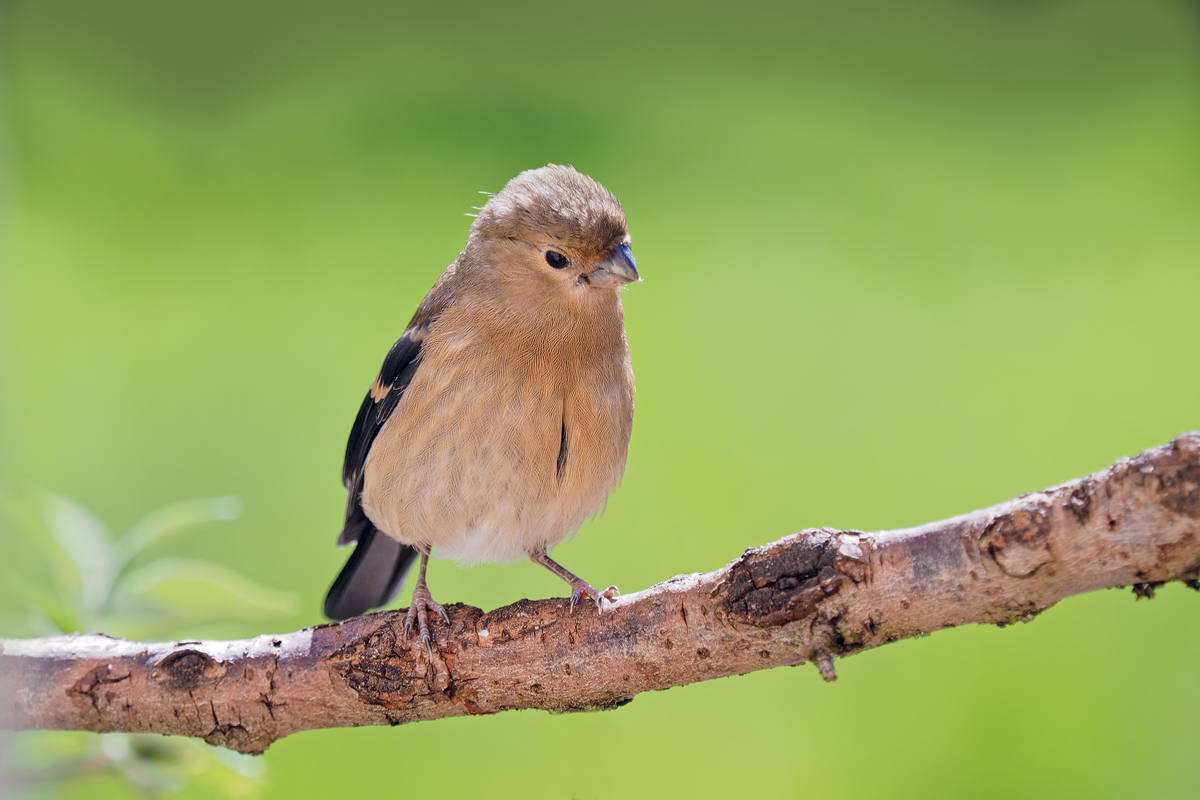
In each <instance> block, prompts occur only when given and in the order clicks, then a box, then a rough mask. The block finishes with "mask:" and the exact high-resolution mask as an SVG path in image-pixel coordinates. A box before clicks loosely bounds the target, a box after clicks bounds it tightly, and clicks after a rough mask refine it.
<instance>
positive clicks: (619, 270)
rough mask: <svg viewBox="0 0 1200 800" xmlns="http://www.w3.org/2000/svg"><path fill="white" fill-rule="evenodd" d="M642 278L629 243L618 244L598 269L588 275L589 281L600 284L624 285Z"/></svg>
mask: <svg viewBox="0 0 1200 800" xmlns="http://www.w3.org/2000/svg"><path fill="white" fill-rule="evenodd" d="M641 279H642V278H641V276H640V275H638V271H637V262H636V261H634V260H633V252H632V251H631V250H630V249H629V245H627V244H622V245H618V246H617V247H616V249H614V250H613V251H612V252H611V253H610V254H609V256H608V258H606V259H605V260H604V261H602V262H600V264H599V266H597V267H596V269H594V270H592V273H591V274H590V275H588V281H589V282H590V283H592V284H594V285H598V286H622V285H624V284H626V283H637V282H638V281H640V280H641Z"/></svg>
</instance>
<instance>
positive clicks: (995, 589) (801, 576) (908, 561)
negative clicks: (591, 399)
mask: <svg viewBox="0 0 1200 800" xmlns="http://www.w3.org/2000/svg"><path fill="white" fill-rule="evenodd" d="M1172 580H1180V581H1185V582H1187V583H1188V585H1190V586H1191V587H1192V588H1194V589H1200V582H1198V581H1200V432H1192V433H1187V434H1184V435H1182V436H1180V437H1179V438H1177V439H1176V440H1175V441H1174V442H1172V443H1171V444H1169V445H1165V446H1163V447H1159V448H1155V449H1153V450H1147V451H1146V452H1144V453H1142V454H1141V455H1139V456H1138V457H1136V458H1134V459H1122V460H1121V461H1119V462H1118V463H1117V464H1116V465H1115V466H1113V467H1111V468H1109V469H1107V470H1105V471H1103V472H1100V473H1097V474H1095V475H1092V476H1089V477H1087V478H1083V479H1080V480H1077V481H1074V482H1072V483H1068V484H1065V485H1063V486H1059V487H1057V488H1054V489H1048V490H1046V491H1043V492H1037V493H1034V494H1028V495H1024V496H1023V497H1020V498H1017V499H1016V500H1012V501H1010V502H1007V503H1004V504H1002V505H998V506H994V507H992V508H989V509H985V510H982V511H976V512H974V513H971V514H966V515H964V516H961V517H955V518H953V519H948V520H945V521H943V522H935V523H932V524H929V525H924V526H922V527H919V528H910V529H907V530H897V531H885V532H881V533H870V534H868V533H862V532H860V531H836V530H833V529H830V528H822V529H819V530H807V531H802V532H801V533H798V534H795V535H793V536H788V537H786V538H783V539H780V540H779V541H777V542H774V543H772V544H769V545H766V546H765V547H759V548H752V549H750V550H747V551H746V552H745V553H744V554H743V555H742V556H740V557H739V558H737V559H736V560H735V561H733V562H732V563H731V564H729V565H728V566H726V567H724V568H722V569H719V570H717V571H716V572H711V573H707V574H696V575H685V576H679V577H676V578H672V579H671V580H669V581H666V582H664V583H661V584H659V585H657V586H654V587H652V588H650V589H647V590H645V591H642V592H638V593H636V594H632V595H626V596H624V597H621V598H619V599H618V601H617V602H616V604H615V606H614V607H612V609H611V610H608V609H606V611H605V613H604V614H603V615H602V616H598V615H597V614H596V612H595V611H594V610H593V609H592V608H591V607H590V606H589V605H587V604H585V605H584V607H581V608H577V609H576V611H575V614H574V615H571V614H570V613H569V612H568V608H567V601H566V600H562V599H554V600H539V601H529V600H522V601H520V602H518V603H514V604H513V605H511V606H507V607H505V608H501V609H497V610H496V611H492V612H489V613H484V612H483V611H481V610H479V609H478V608H473V607H471V606H464V605H461V604H460V605H457V606H452V607H448V610H449V611H450V615H451V616H450V618H451V624H450V626H449V629H447V627H446V626H444V625H441V624H438V625H436V626H434V631H435V635H436V636H437V643H436V649H437V653H438V657H436V658H435V659H434V660H433V661H432V662H431V661H430V659H429V657H428V655H427V654H426V652H425V648H424V647H423V646H422V645H421V644H420V643H419V642H418V641H415V640H409V641H408V642H405V641H404V640H403V638H402V637H401V636H400V635H399V634H398V632H399V631H400V630H401V625H402V622H403V613H402V612H400V611H382V612H377V613H374V614H368V615H366V616H363V617H357V618H355V619H351V620H347V621H345V622H341V623H336V624H332V625H318V626H317V627H314V628H307V629H305V630H302V631H299V632H297V633H289V634H284V635H280V636H260V637H258V638H256V639H249V640H245V641H232V642H175V643H171V644H140V643H136V642H128V641H124V640H120V639H112V638H109V637H107V636H101V635H94V634H92V635H84V636H78V635H76V636H59V637H54V638H49V639H29V640H20V639H4V640H0V686H3V687H4V688H3V692H0V725H2V726H4V727H7V728H16V729H30V728H57V729H72V730H91V731H130V732H152V733H164V734H179V735H183V736H198V737H202V738H204V739H205V740H206V741H208V742H210V743H212V744H219V745H224V746H226V747H230V748H233V749H235V750H240V751H242V752H244V753H261V752H262V751H263V750H265V749H266V748H267V747H268V746H269V745H270V744H271V743H272V742H274V741H275V740H277V739H280V738H282V737H284V736H287V735H288V734H291V733H296V732H297V731H304V730H311V729H314V728H330V727H342V726H355V725H398V724H401V723H405V722H416V721H418V720H426V719H436V718H439V717H450V716H458V715H463V714H493V713H496V712H499V711H506V710H509V709H518V708H540V709H545V710H548V711H558V712H564V711H584V710H595V709H606V708H614V707H616V706H620V705H623V704H625V703H628V702H629V701H630V700H631V699H632V698H633V697H634V695H636V694H638V693H639V692H644V691H648V690H652V689H667V688H669V687H672V686H681V685H684V684H688V683H694V682H696V681H702V680H707V679H709V678H719V677H723V676H727V675H736V674H742V673H746V672H751V671H753V670H759V669H769V668H771V667H778V666H785V665H794V664H802V663H804V662H805V661H811V662H813V663H815V664H816V665H817V668H818V669H819V670H820V672H821V675H822V676H824V677H825V679H826V680H833V679H834V678H835V677H836V676H835V674H834V667H833V660H834V658H835V657H844V656H848V655H852V654H854V653H857V652H860V651H862V650H866V649H868V648H872V647H877V646H879V645H882V644H887V643H888V642H894V641H897V640H899V639H906V638H908V637H911V636H921V635H924V634H927V633H930V632H932V631H936V630H940V629H942V628H949V627H954V626H956V625H963V624H966V623H992V624H998V625H1006V624H1009V623H1012V622H1014V621H1017V620H1021V621H1028V620H1031V619H1032V618H1033V617H1034V616H1035V615H1036V614H1038V613H1039V612H1040V611H1042V610H1044V609H1046V608H1048V607H1050V606H1051V605H1053V604H1054V603H1055V602H1057V601H1058V600H1059V599H1061V598H1063V597H1067V596H1069V595H1074V594H1080V593H1082V592H1089V591H1093V590H1096V589H1103V588H1108V587H1116V586H1126V585H1130V584H1132V585H1133V586H1134V589H1135V591H1136V592H1137V593H1138V594H1139V596H1149V595H1152V594H1153V591H1154V588H1155V587H1156V586H1158V585H1160V584H1162V583H1164V582H1166V581H1172Z"/></svg>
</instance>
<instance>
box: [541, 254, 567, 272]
mask: <svg viewBox="0 0 1200 800" xmlns="http://www.w3.org/2000/svg"><path fill="white" fill-rule="evenodd" d="M546 263H547V264H549V265H550V266H552V267H554V268H555V269H562V268H563V267H565V266H566V265H567V264H570V263H571V262H570V261H567V257H566V256H564V255H563V254H562V253H560V252H558V251H557V250H547V251H546Z"/></svg>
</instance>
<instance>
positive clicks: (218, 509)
mask: <svg viewBox="0 0 1200 800" xmlns="http://www.w3.org/2000/svg"><path fill="white" fill-rule="evenodd" d="M38 506H39V509H38V510H39V511H40V515H39V516H40V520H38V521H39V522H40V523H41V527H42V529H43V530H44V532H45V533H48V534H49V535H48V536H41V535H37V534H38V533H40V532H39V531H36V530H34V531H31V533H34V534H35V535H34V536H32V537H31V538H32V539H33V540H34V541H36V542H38V543H40V544H41V546H42V550H43V551H44V556H45V560H46V561H47V562H48V563H49V564H50V566H51V569H52V575H53V581H54V587H53V590H52V591H51V590H49V589H48V588H47V587H45V586H43V585H41V584H40V582H36V581H20V579H19V578H18V582H19V583H20V584H21V585H20V587H19V593H20V595H21V596H22V597H23V598H24V599H25V600H26V601H27V602H28V605H29V607H30V614H31V620H30V627H31V629H32V630H33V631H34V632H35V633H37V634H39V635H43V636H51V635H54V634H57V633H71V632H76V631H79V632H95V633H107V634H110V635H113V636H125V637H129V638H137V639H145V638H152V637H156V636H162V635H164V634H169V633H171V632H176V633H182V632H185V631H186V630H187V629H188V628H191V627H193V626H196V625H202V624H208V623H213V622H220V621H224V620H238V621H245V620H247V619H260V618H264V617H266V618H269V617H275V616H283V615H287V614H291V613H293V612H294V611H295V609H296V600H295V598H294V596H293V595H291V594H289V593H286V592H280V591H277V590H275V589H270V588H267V587H265V586H261V585H259V584H258V583H256V582H254V581H252V580H251V579H249V578H247V577H246V576H244V575H242V574H240V573H238V572H236V571H234V570H232V569H230V568H228V567H225V566H223V565H221V564H216V563H213V562H211V561H206V560H202V559H185V558H170V557H162V558H157V559H154V560H149V561H147V560H146V559H145V558H144V557H143V556H144V554H145V553H146V551H147V550H149V549H150V548H151V547H152V546H153V545H155V544H157V543H159V542H162V541H164V540H166V539H168V538H170V537H172V536H177V535H180V534H181V533H183V532H185V531H187V530H190V529H194V528H196V527H197V526H199V525H201V524H204V523H210V522H217V521H221V520H231V519H235V518H236V517H237V516H238V515H239V513H240V511H241V504H240V502H239V501H238V499H237V498H236V497H217V498H212V499H207V500H185V501H183V502H180V503H173V504H172V505H169V506H166V507H164V508H160V509H158V510H157V511H154V512H152V513H150V514H148V515H147V516H146V517H144V518H142V519H141V520H140V521H139V522H138V523H137V524H135V525H134V526H133V527H131V528H130V529H129V530H128V531H126V532H125V533H124V534H122V535H121V536H119V537H114V535H113V533H112V531H111V529H110V528H109V526H108V525H106V524H105V523H104V522H103V521H102V520H100V519H99V518H97V517H96V516H95V515H94V514H92V513H91V512H90V511H89V510H88V509H86V508H84V507H83V506H82V505H80V504H79V503H77V502H76V501H74V500H72V499H71V498H69V497H63V496H61V495H56V494H46V495H45V496H44V497H42V498H41V500H40V502H39V503H38ZM27 527H36V526H34V525H28V524H27Z"/></svg>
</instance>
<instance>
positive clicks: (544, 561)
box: [325, 164, 641, 653]
mask: <svg viewBox="0 0 1200 800" xmlns="http://www.w3.org/2000/svg"><path fill="white" fill-rule="evenodd" d="M639 280H641V279H640V277H639V276H638V271H637V265H636V263H635V262H634V258H633V254H632V253H631V252H630V245H629V230H628V228H627V226H626V222H625V212H624V211H623V209H622V208H621V204H620V203H619V202H618V201H617V198H616V197H614V196H613V194H612V193H611V192H609V191H608V190H607V189H605V188H604V187H603V186H601V185H600V184H599V183H596V182H595V181H593V180H592V179H591V178H589V177H587V176H586V175H582V174H580V173H578V172H576V171H575V170H574V169H572V168H571V167H561V166H557V165H554V164H551V165H549V166H546V167H542V168H541V169H535V170H530V171H528V172H522V173H521V174H520V175H518V176H517V177H516V178H514V179H513V180H511V181H510V182H509V183H508V185H507V186H505V187H504V190H503V191H501V192H500V193H499V194H498V195H496V196H494V197H492V198H491V199H490V200H488V202H487V203H486V204H485V205H484V207H483V208H482V209H481V210H480V213H479V216H478V218H477V219H476V220H475V223H474V224H473V225H472V226H471V233H470V236H469V237H468V239H467V245H466V247H465V248H463V251H462V252H461V253H460V254H459V256H458V258H457V259H455V261H454V263H453V264H451V265H450V266H449V267H447V268H446V271H445V272H443V273H442V276H441V277H440V278H439V279H438V281H437V283H435V284H434V286H433V289H431V290H430V292H429V294H428V295H427V296H426V297H425V300H424V301H423V302H422V303H421V305H420V307H419V308H417V313H416V314H415V315H414V316H413V318H412V321H411V322H409V324H408V327H407V328H406V329H405V331H404V335H403V336H401V337H400V340H399V341H397V342H396V344H395V345H393V346H392V349H391V351H390V352H389V353H388V355H387V358H386V359H384V362H383V368H382V369H381V370H380V372H379V376H378V377H377V378H376V379H375V382H374V383H373V384H371V389H370V391H369V392H368V393H367V396H366V399H364V400H363V404H362V408H361V409H360V410H359V412H358V418H357V419H356V420H355V422H354V428H353V429H352V430H351V432H350V441H349V442H348V443H347V445H346V461H345V465H344V467H343V469H342V480H343V482H344V483H345V484H346V489H347V490H348V491H349V496H348V497H347V501H346V520H345V526H344V528H343V530H342V533H341V536H340V537H339V538H338V544H339V545H346V544H351V543H355V542H357V546H356V547H355V550H354V553H353V554H352V555H351V556H350V559H349V561H348V562H347V564H346V566H345V567H344V568H343V569H342V572H341V574H340V575H338V577H337V580H336V581H335V582H334V584H333V587H332V588H331V589H330V590H329V595H328V597H327V598H326V600H325V614H326V615H327V616H329V617H331V618H333V619H345V618H346V617H351V616H355V615H358V614H361V613H363V612H365V611H367V610H368V609H371V608H375V607H377V606H382V605H385V604H386V603H388V602H390V601H391V600H392V599H394V598H395V596H396V595H397V594H398V593H399V590H400V585H401V582H402V580H403V578H404V574H405V572H406V571H407V570H408V569H409V567H411V566H412V563H413V561H414V560H415V559H416V557H417V555H418V554H420V556H421V566H420V570H419V571H418V573H417V585H416V587H415V588H414V589H413V600H412V606H411V607H410V608H409V610H408V616H407V618H406V619H405V624H404V633H405V636H406V637H407V636H408V634H409V632H410V631H411V629H412V627H413V624H414V623H415V624H416V625H417V628H418V631H419V633H420V636H421V639H422V641H423V642H424V643H425V646H426V647H427V648H430V649H431V648H432V645H431V640H430V635H429V625H428V622H427V615H428V613H429V612H431V611H432V612H434V613H437V614H439V615H441V616H442V617H443V618H444V619H446V620H447V621H449V617H448V616H447V614H446V611H445V609H443V608H442V606H441V605H439V604H438V603H435V602H434V601H433V598H432V597H430V594H429V588H428V586H427V585H426V583H425V569H426V566H427V564H428V562H429V556H430V553H432V552H433V551H434V550H436V551H437V552H438V554H439V555H440V556H443V557H445V558H451V559H458V560H460V561H466V562H480V561H509V560H515V559H519V558H524V557H528V558H530V559H532V560H533V561H534V563H537V564H541V565H542V566H544V567H546V568H547V569H549V570H550V571H551V572H553V573H554V574H555V575H558V576H559V577H560V578H562V579H563V580H565V581H566V582H567V583H569V584H570V586H571V607H572V609H574V606H575V603H576V602H577V601H579V600H580V599H581V598H583V597H587V598H590V599H591V600H592V601H593V602H595V603H596V606H597V608H601V607H602V605H603V599H604V598H605V597H608V598H609V599H611V595H610V594H608V593H601V592H599V591H597V590H596V589H594V588H592V586H590V585H589V584H588V583H587V582H586V581H584V580H582V579H581V578H578V577H577V576H575V575H573V574H571V573H570V572H568V571H567V570H566V569H565V568H563V567H562V566H560V565H559V564H557V563H556V562H554V561H553V560H551V558H550V556H549V552H550V550H551V549H553V548H554V546H555V545H556V544H558V543H559V542H562V541H563V540H565V539H567V538H568V537H570V536H571V535H572V534H574V533H575V531H576V530H578V529H579V526H580V525H582V524H583V523H584V522H585V521H586V520H587V519H588V518H589V517H590V516H591V515H592V514H594V513H595V512H596V511H597V510H599V509H600V508H601V507H602V506H603V505H604V503H605V501H606V499H607V498H608V495H609V494H610V493H611V492H612V491H613V489H615V488H616V486H617V484H618V483H619V482H620V480H621V474H622V473H623V472H624V470H625V457H626V454H627V452H628V449H629V435H630V431H631V430H632V427H633V392H634V383H633V369H632V367H631V366H630V361H629V346H628V344H627V342H626V339H625V326H624V311H623V310H622V308H621V300H620V296H619V294H620V290H621V287H622V286H624V285H625V284H627V283H630V282H635V281H639ZM431 653H432V650H431Z"/></svg>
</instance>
